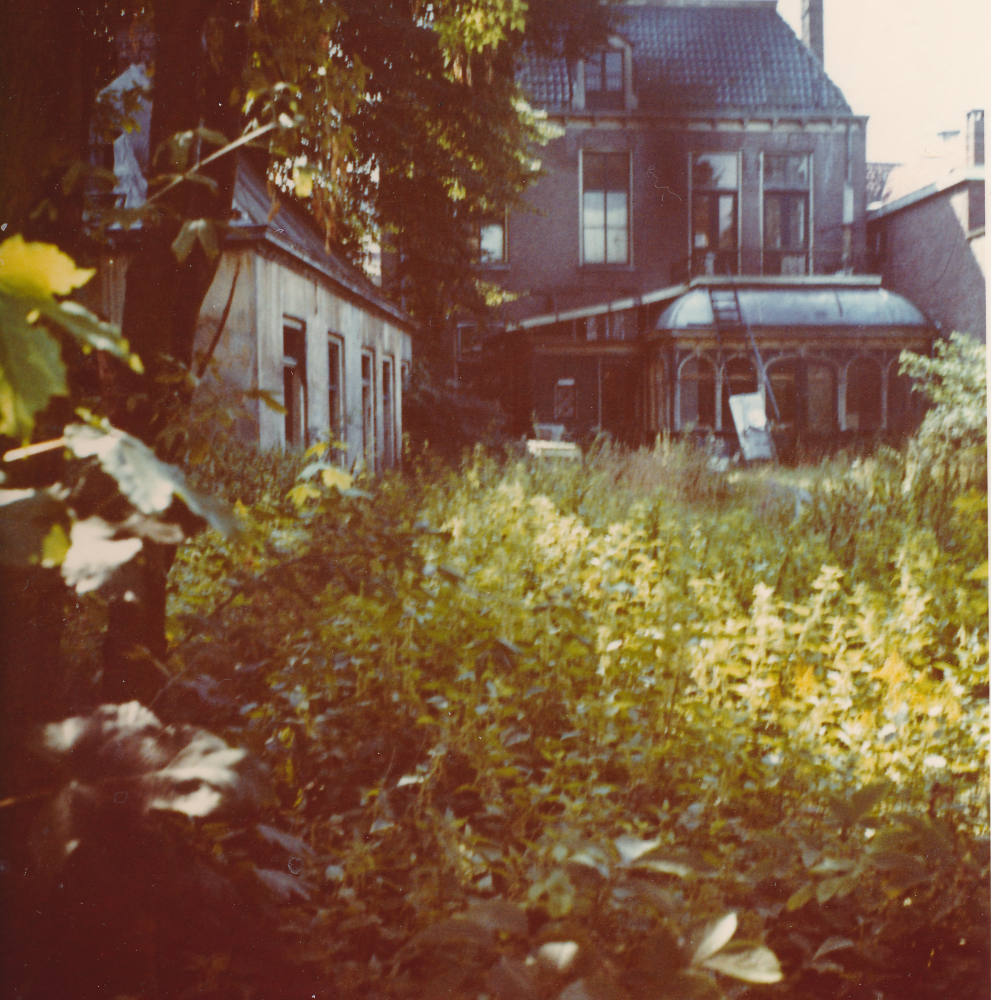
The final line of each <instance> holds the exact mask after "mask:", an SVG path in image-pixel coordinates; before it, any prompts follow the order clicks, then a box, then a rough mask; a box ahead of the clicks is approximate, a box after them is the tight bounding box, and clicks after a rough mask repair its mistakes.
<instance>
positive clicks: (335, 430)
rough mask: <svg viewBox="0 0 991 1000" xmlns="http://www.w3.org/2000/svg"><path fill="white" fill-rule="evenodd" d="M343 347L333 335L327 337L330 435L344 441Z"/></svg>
mask: <svg viewBox="0 0 991 1000" xmlns="http://www.w3.org/2000/svg"><path fill="white" fill-rule="evenodd" d="M343 370H344V345H343V344H342V343H341V341H340V339H339V338H338V337H335V336H334V335H333V334H331V335H330V336H328V337H327V401H328V403H329V409H328V412H329V414H330V433H331V434H333V435H334V437H335V438H337V439H338V440H339V441H343V440H344V433H345V432H344V382H343V379H342V377H341V375H342V372H343Z"/></svg>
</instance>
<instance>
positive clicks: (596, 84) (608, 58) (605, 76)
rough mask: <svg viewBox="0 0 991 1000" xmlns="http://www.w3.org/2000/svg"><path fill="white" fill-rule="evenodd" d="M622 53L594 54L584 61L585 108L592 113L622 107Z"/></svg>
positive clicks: (605, 52) (613, 50) (614, 51)
mask: <svg viewBox="0 0 991 1000" xmlns="http://www.w3.org/2000/svg"><path fill="white" fill-rule="evenodd" d="M623 97H624V93H623V53H622V52H620V51H618V50H616V49H606V50H605V51H604V52H596V53H595V55H593V56H591V57H590V58H588V59H586V60H585V107H586V108H589V109H591V110H593V111H607V110H610V111H611V110H616V109H620V108H622V107H623V104H624V100H623Z"/></svg>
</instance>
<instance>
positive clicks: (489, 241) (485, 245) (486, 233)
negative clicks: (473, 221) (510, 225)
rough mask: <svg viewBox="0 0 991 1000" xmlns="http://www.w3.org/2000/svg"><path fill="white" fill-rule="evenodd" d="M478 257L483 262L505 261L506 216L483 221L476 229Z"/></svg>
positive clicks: (498, 262)
mask: <svg viewBox="0 0 991 1000" xmlns="http://www.w3.org/2000/svg"><path fill="white" fill-rule="evenodd" d="M478 247H479V254H478V259H479V260H480V261H481V262H482V263H483V264H505V263H506V217H505V216H502V217H501V218H493V219H489V220H487V221H486V222H484V223H483V224H482V225H481V226H480V227H479V231H478Z"/></svg>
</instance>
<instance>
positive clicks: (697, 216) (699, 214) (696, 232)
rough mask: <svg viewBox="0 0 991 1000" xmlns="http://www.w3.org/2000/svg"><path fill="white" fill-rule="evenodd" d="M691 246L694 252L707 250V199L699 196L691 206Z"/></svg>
mask: <svg viewBox="0 0 991 1000" xmlns="http://www.w3.org/2000/svg"><path fill="white" fill-rule="evenodd" d="M692 246H693V247H695V249H696V250H708V248H709V199H708V198H705V197H701V196H700V197H698V198H696V199H695V201H694V204H693V205H692Z"/></svg>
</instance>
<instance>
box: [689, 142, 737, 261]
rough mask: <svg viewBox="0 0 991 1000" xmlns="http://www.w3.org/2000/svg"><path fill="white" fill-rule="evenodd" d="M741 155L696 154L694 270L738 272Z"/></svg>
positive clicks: (692, 241) (693, 192)
mask: <svg viewBox="0 0 991 1000" xmlns="http://www.w3.org/2000/svg"><path fill="white" fill-rule="evenodd" d="M738 197H739V158H738V156H737V154H736V153H695V154H693V156H692V234H691V243H692V273H693V274H735V273H736V271H737V267H738V262H737V199H738Z"/></svg>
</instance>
